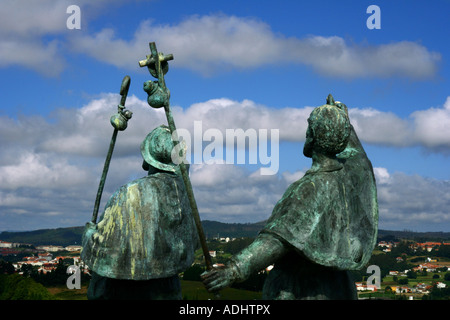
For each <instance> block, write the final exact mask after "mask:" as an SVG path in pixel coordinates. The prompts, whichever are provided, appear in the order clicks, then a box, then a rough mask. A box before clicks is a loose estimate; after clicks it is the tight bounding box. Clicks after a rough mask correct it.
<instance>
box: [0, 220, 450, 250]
mask: <svg viewBox="0 0 450 320" xmlns="http://www.w3.org/2000/svg"><path fill="white" fill-rule="evenodd" d="M202 225H203V230H204V232H205V236H206V237H207V238H215V237H217V236H219V237H231V238H239V237H255V236H256V235H257V234H258V232H259V231H260V230H261V229H262V228H263V226H264V225H265V221H261V222H257V223H223V222H218V221H210V220H204V221H202ZM83 230H84V227H69V228H57V229H41V230H35V231H19V232H10V231H4V232H2V233H0V240H3V241H7V242H18V243H29V244H33V245H58V246H68V245H73V244H78V245H79V244H81V236H82V234H83ZM378 239H379V240H391V239H411V240H416V241H424V240H436V241H443V240H446V241H448V240H450V232H413V231H391V230H378Z"/></svg>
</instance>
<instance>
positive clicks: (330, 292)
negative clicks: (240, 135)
mask: <svg viewBox="0 0 450 320" xmlns="http://www.w3.org/2000/svg"><path fill="white" fill-rule="evenodd" d="M303 153H304V155H305V156H306V157H310V158H312V167H311V169H310V170H308V171H307V172H306V173H305V175H304V176H303V177H302V178H301V179H300V180H298V181H296V182H294V183H293V184H292V185H290V186H289V188H288V189H287V190H286V192H285V193H284V195H283V197H282V198H281V199H280V200H279V201H278V203H277V204H276V205H275V208H274V210H273V212H272V215H271V217H270V218H269V219H268V221H267V223H266V225H265V227H264V228H263V229H262V230H261V231H260V233H259V235H258V236H257V238H256V239H255V241H254V242H253V243H252V244H251V245H250V246H248V247H247V248H246V249H244V250H242V251H241V252H240V253H238V254H237V255H235V256H234V257H232V258H231V259H230V261H229V262H228V263H227V264H226V266H225V267H224V268H220V269H213V270H211V271H208V272H205V273H204V274H203V275H202V278H203V281H204V284H205V286H206V288H207V289H208V290H209V291H211V292H215V291H217V290H220V289H222V288H224V287H226V286H229V285H231V284H232V283H234V282H236V281H237V282H239V281H244V280H245V279H247V278H248V277H249V276H250V275H251V274H252V273H254V272H257V271H260V270H263V269H264V268H266V267H267V266H269V265H271V264H273V265H274V268H273V269H272V270H271V271H270V272H269V274H268V277H267V279H266V282H265V284H264V287H263V299H356V298H357V294H356V288H355V284H354V282H353V281H352V279H351V277H350V275H349V271H348V270H357V269H360V268H362V267H363V266H364V265H365V264H366V263H367V262H368V261H369V259H370V257H371V254H372V250H373V248H374V246H375V242H376V238H377V230H378V204H377V194H376V184H375V177H374V174H373V169H372V165H371V163H370V161H369V159H368V158H367V155H366V153H365V151H364V149H363V147H362V145H361V143H360V142H359V139H358V137H357V135H356V133H355V130H354V129H353V127H352V126H351V124H350V121H349V118H348V112H347V107H346V106H345V105H344V104H342V103H339V102H335V101H334V99H333V97H332V96H331V95H329V96H328V98H327V103H326V104H325V105H323V106H320V107H317V108H315V109H314V110H313V111H312V112H311V115H310V117H309V119H308V130H307V133H306V141H305V145H304V149H303Z"/></svg>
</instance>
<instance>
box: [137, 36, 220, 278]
mask: <svg viewBox="0 0 450 320" xmlns="http://www.w3.org/2000/svg"><path fill="white" fill-rule="evenodd" d="M149 46H150V53H151V54H150V55H147V59H145V60H141V61H139V66H140V67H148V70H149V72H150V74H151V75H152V76H153V77H155V78H157V79H158V83H157V84H153V88H150V89H148V90H154V91H156V90H159V91H160V92H159V93H160V94H159V95H157V98H158V99H156V100H154V101H149V104H150V106H151V107H153V108H161V107H164V111H165V113H166V117H167V122H168V124H169V129H170V131H171V133H172V140H173V145H174V148H175V150H178V148H177V144H178V143H179V140H178V134H177V131H176V126H175V121H174V120H173V117H172V112H171V111H170V107H169V99H170V92H169V90H168V89H167V87H166V82H165V80H164V74H166V73H167V71H169V64H168V62H167V61H170V60H173V55H172V54H168V55H164V54H163V53H161V52H158V50H157V49H156V45H155V43H154V42H150V43H149ZM149 85H150V86H151V85H152V83H150V84H149ZM180 170H181V175H182V177H183V181H184V185H185V187H186V192H187V195H188V198H189V202H190V205H191V210H192V214H193V216H194V221H195V225H196V227H197V232H198V236H199V239H200V244H201V246H202V250H203V256H204V257H205V264H206V268H207V269H208V270H211V269H212V262H211V255H210V254H209V250H208V246H207V245H206V238H205V234H204V232H203V227H202V224H201V221H200V215H199V213H198V207H197V202H196V201H195V197H194V191H193V190H192V185H191V180H190V179H189V173H188V170H187V167H186V164H185V163H184V161H181V163H180Z"/></svg>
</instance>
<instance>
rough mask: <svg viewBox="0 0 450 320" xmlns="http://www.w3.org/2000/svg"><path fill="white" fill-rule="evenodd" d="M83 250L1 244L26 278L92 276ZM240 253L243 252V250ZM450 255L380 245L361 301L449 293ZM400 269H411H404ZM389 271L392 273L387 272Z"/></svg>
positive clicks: (362, 284)
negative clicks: (375, 280) (372, 279)
mask: <svg viewBox="0 0 450 320" xmlns="http://www.w3.org/2000/svg"><path fill="white" fill-rule="evenodd" d="M241 239H244V238H231V237H222V238H213V239H210V240H209V241H210V243H211V245H212V247H214V246H215V245H216V246H217V248H219V249H217V250H211V251H210V255H211V257H212V258H213V262H215V265H216V266H219V265H223V263H224V262H225V261H226V259H227V258H229V257H230V256H231V255H232V254H234V253H235V252H231V253H230V252H226V250H224V249H220V248H224V247H223V245H225V244H227V245H229V244H230V243H232V242H235V241H237V242H239V241H242V240H241ZM250 240H251V239H250ZM211 241H212V242H211ZM248 241H249V240H248V238H247V241H246V242H243V243H242V246H245V245H248ZM214 243H215V245H214ZM220 245H222V247H220ZM400 247H401V248H400ZM81 249H82V247H81V246H80V245H69V246H65V247H64V246H56V245H39V246H34V245H32V244H26V243H13V242H7V241H2V240H0V261H1V260H5V261H10V263H11V264H12V266H13V267H14V272H15V273H17V274H23V270H24V266H28V267H29V266H32V267H33V269H35V270H36V271H37V272H38V273H40V274H47V273H50V272H52V271H54V270H55V269H56V268H57V266H58V263H60V262H61V261H69V263H70V265H75V266H78V267H82V268H81V270H83V272H84V273H85V274H88V275H89V268H88V267H87V266H86V265H85V264H84V263H83V261H82V260H81V259H80V252H81ZM236 250H240V248H237V249H236ZM445 252H447V253H445ZM448 252H450V242H431V241H428V242H416V241H411V240H409V241H404V240H402V241H379V242H378V243H377V245H376V248H375V250H374V253H373V256H372V258H373V261H374V263H377V261H378V263H379V264H380V267H381V268H382V269H384V270H383V272H382V283H381V287H377V286H376V285H375V284H371V283H368V281H366V280H367V275H366V277H362V279H363V280H362V281H357V282H355V286H356V289H357V290H358V293H359V297H360V298H364V297H365V296H366V297H367V296H368V295H369V296H372V295H373V294H375V293H377V292H380V291H382V292H383V293H386V292H389V293H390V294H393V295H395V294H397V295H402V294H403V295H406V296H407V297H408V298H409V299H418V298H420V297H423V296H424V295H428V294H429V293H430V292H431V290H433V288H435V289H448V288H449V285H450V255H449V254H448ZM439 253H442V254H439ZM444 253H445V254H444ZM392 254H394V255H395V256H392ZM198 256H199V259H198V260H197V262H196V263H197V264H199V265H200V264H201V259H202V255H201V253H199V255H198ZM382 257H390V259H391V260H390V261H395V264H392V262H391V264H385V263H384V262H382V260H380V259H381V258H382ZM377 259H378V260H377ZM381 264H383V265H381ZM400 266H407V267H406V268H405V269H401V267H400ZM272 268H273V266H269V267H267V268H266V269H265V270H263V271H265V272H267V273H268V272H270V270H271V269H272ZM386 268H392V269H389V270H386ZM399 269H400V270H399ZM364 271H365V270H363V271H362V274H364ZM408 280H409V281H408ZM371 294H372V295H371Z"/></svg>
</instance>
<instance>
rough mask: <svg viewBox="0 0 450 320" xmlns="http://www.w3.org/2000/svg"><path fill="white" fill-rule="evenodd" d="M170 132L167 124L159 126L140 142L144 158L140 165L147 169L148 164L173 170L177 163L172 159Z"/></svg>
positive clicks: (161, 168) (165, 169)
mask: <svg viewBox="0 0 450 320" xmlns="http://www.w3.org/2000/svg"><path fill="white" fill-rule="evenodd" d="M172 150H174V147H173V142H172V134H171V133H170V130H169V128H168V127H167V126H164V125H162V126H159V127H157V128H155V129H154V130H153V131H152V132H150V133H149V134H148V135H147V137H146V138H145V139H144V141H142V143H141V154H142V157H143V158H144V163H143V165H142V167H143V168H144V170H146V171H148V170H149V166H152V167H154V168H157V169H159V170H162V171H168V172H175V171H176V170H177V166H178V165H177V164H175V163H174V162H173V160H172Z"/></svg>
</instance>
